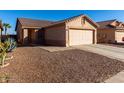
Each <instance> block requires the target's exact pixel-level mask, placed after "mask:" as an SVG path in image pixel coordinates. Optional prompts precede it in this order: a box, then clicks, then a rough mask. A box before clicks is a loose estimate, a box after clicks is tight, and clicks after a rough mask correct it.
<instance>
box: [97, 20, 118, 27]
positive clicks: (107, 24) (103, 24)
mask: <svg viewBox="0 0 124 93" xmlns="http://www.w3.org/2000/svg"><path fill="white" fill-rule="evenodd" d="M114 21H116V19H113V20H107V21H101V22H97V24H98V25H99V28H100V29H102V28H114V27H113V26H111V25H110V24H111V23H113V22H114Z"/></svg>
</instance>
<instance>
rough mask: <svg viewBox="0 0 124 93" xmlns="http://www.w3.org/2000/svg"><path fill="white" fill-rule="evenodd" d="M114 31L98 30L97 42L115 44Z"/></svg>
mask: <svg viewBox="0 0 124 93" xmlns="http://www.w3.org/2000/svg"><path fill="white" fill-rule="evenodd" d="M115 31H116V30H114V29H98V31H97V42H98V43H114V42H115Z"/></svg>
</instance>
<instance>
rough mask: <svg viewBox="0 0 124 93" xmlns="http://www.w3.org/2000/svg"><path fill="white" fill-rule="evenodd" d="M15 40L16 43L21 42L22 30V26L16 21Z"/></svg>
mask: <svg viewBox="0 0 124 93" xmlns="http://www.w3.org/2000/svg"><path fill="white" fill-rule="evenodd" d="M17 39H18V40H17V41H18V43H22V42H23V32H22V26H21V24H20V22H18V25H17Z"/></svg>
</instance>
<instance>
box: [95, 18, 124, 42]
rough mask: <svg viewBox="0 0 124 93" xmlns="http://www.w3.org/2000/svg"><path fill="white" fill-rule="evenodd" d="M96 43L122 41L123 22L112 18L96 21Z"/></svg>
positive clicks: (123, 39)
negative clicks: (97, 26)
mask: <svg viewBox="0 0 124 93" xmlns="http://www.w3.org/2000/svg"><path fill="white" fill-rule="evenodd" d="M97 24H98V25H99V28H98V31H97V42H98V43H116V42H118V43H124V23H122V22H119V21H117V20H116V19H114V20H107V21H101V22H97Z"/></svg>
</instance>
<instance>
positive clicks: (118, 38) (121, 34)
mask: <svg viewBox="0 0 124 93" xmlns="http://www.w3.org/2000/svg"><path fill="white" fill-rule="evenodd" d="M123 37H124V32H115V40H116V41H117V42H120V43H122V42H124V41H123V40H122V38H123Z"/></svg>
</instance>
